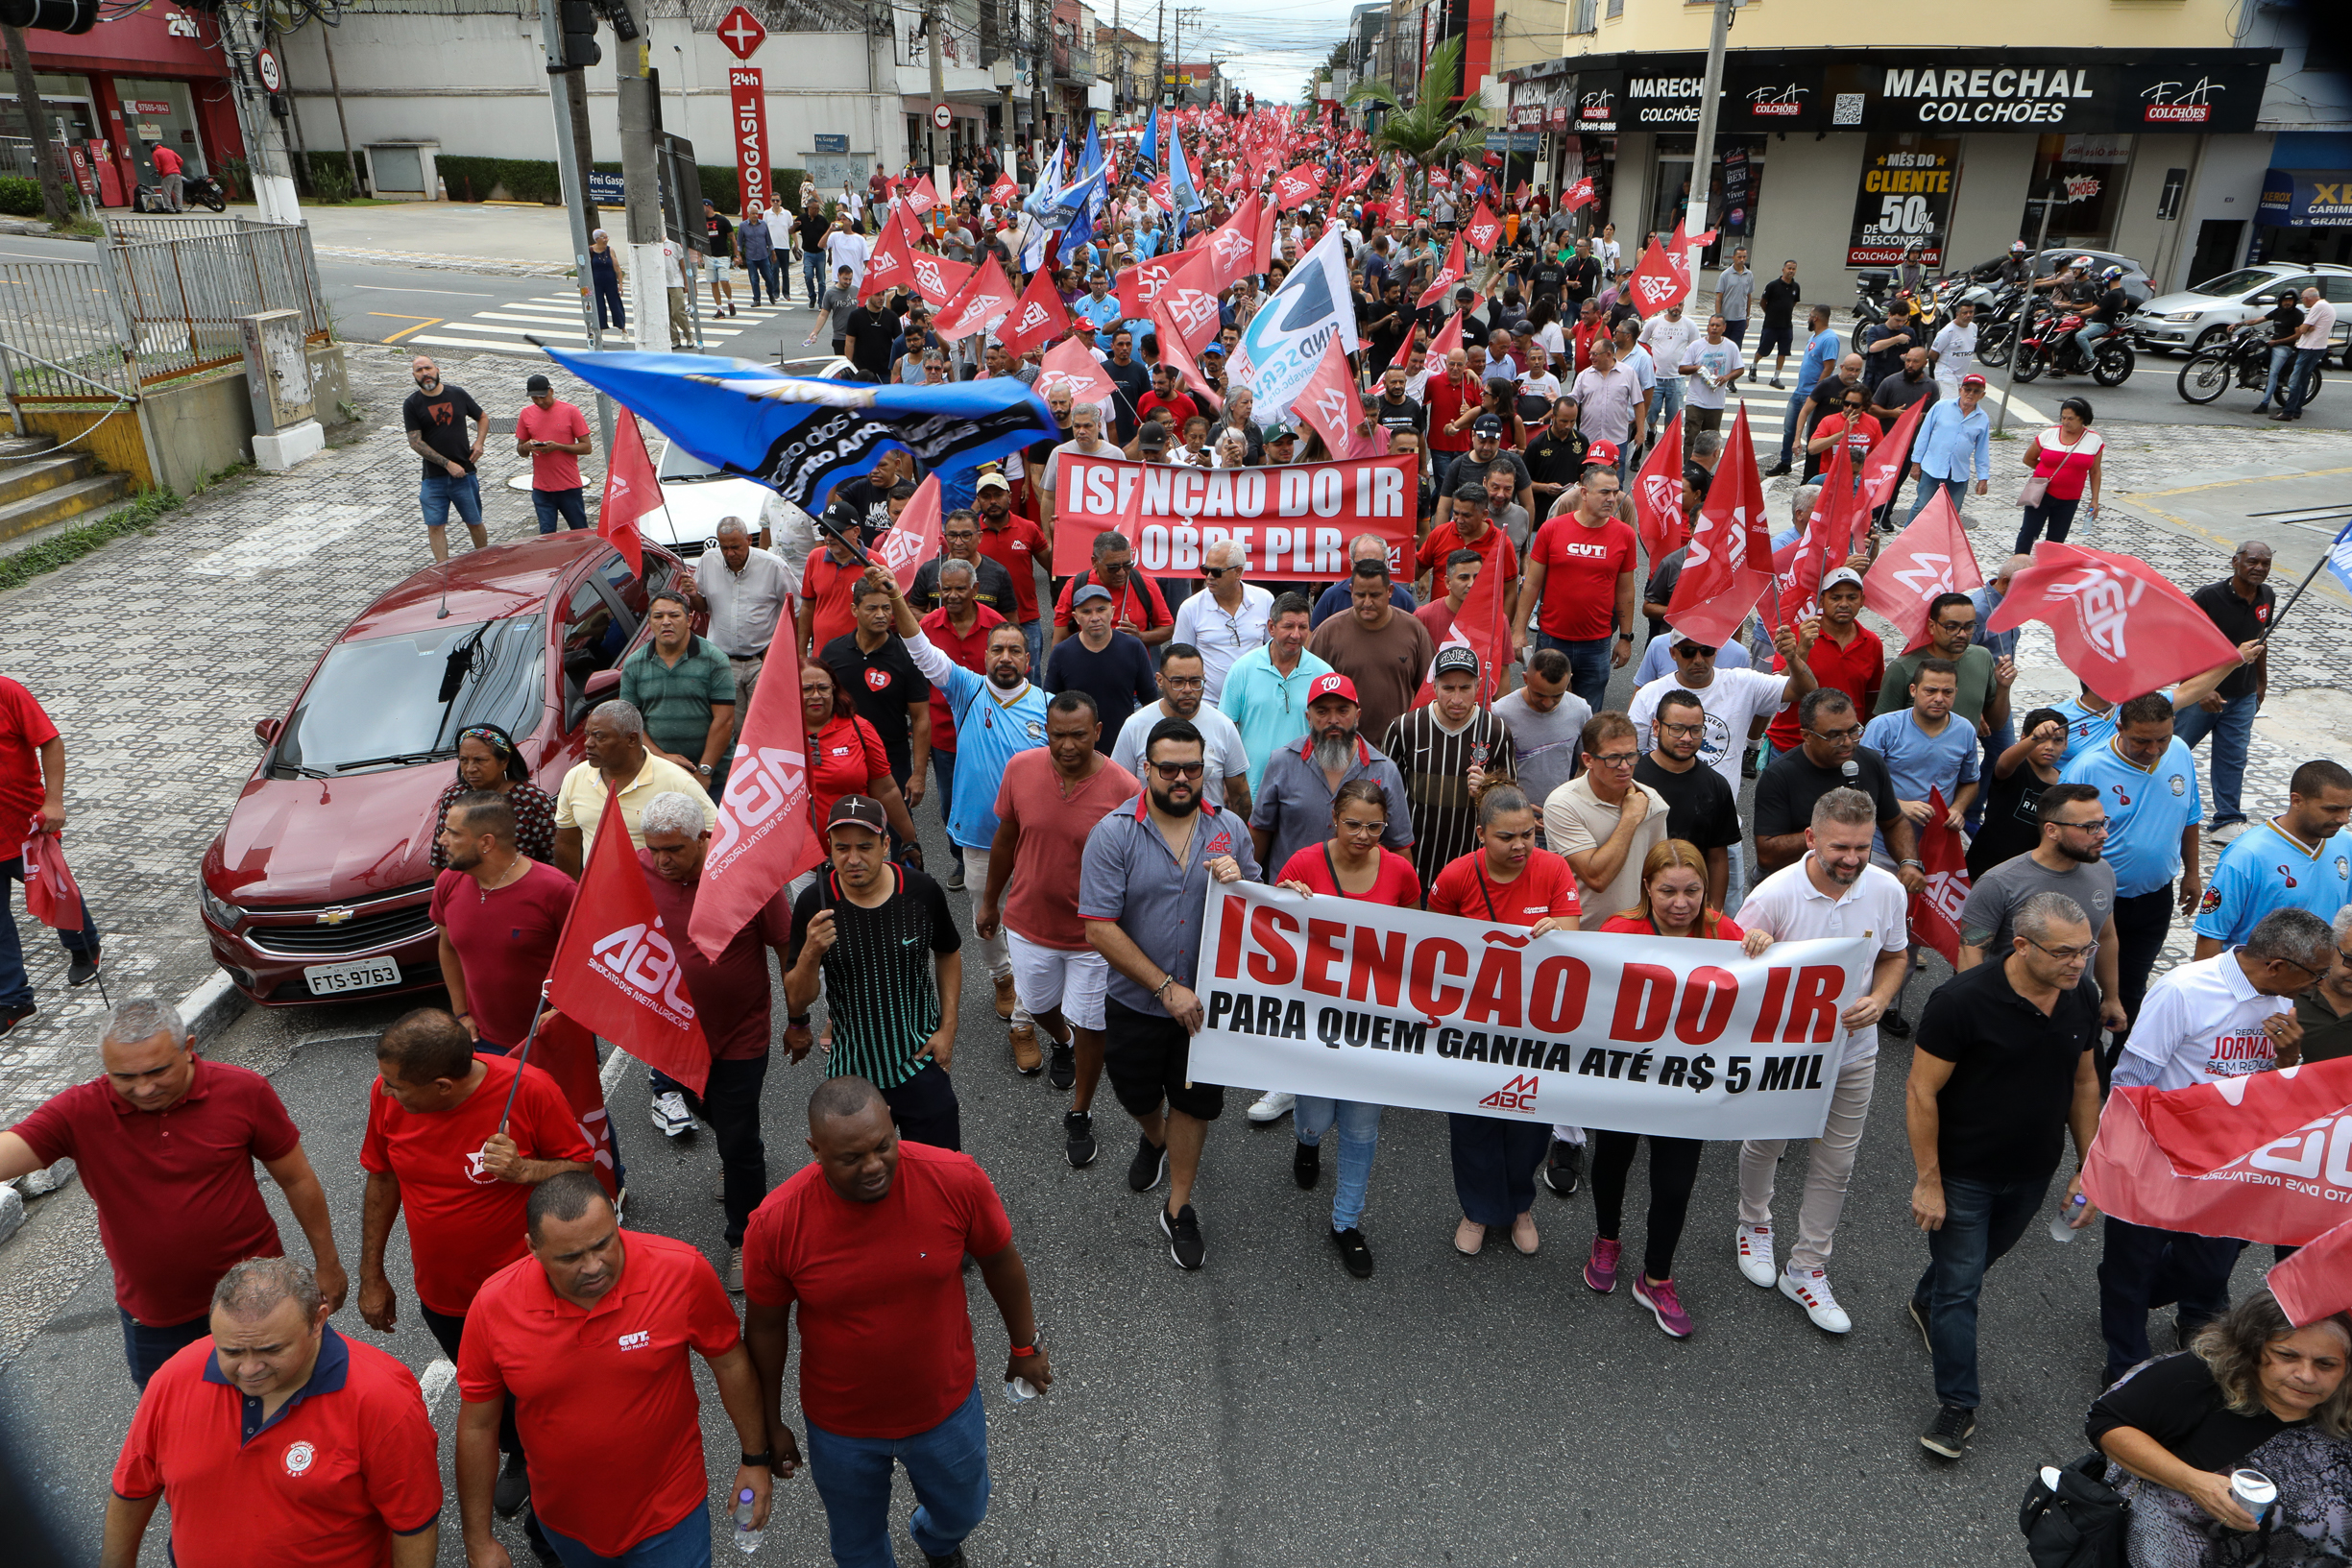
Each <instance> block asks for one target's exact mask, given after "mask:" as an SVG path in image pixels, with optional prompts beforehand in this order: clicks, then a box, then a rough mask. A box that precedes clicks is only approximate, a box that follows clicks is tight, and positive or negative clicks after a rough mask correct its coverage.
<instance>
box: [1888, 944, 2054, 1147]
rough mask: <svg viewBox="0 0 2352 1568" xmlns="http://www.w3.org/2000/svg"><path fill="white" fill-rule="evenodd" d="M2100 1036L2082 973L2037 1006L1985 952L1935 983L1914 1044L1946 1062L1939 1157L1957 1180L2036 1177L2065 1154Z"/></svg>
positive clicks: (1937, 1141) (1940, 1106) (1940, 1101)
mask: <svg viewBox="0 0 2352 1568" xmlns="http://www.w3.org/2000/svg"><path fill="white" fill-rule="evenodd" d="M2097 1042H2098V986H2097V983H2096V982H2094V981H2093V980H2092V978H2091V977H2090V975H2089V974H2088V973H2085V974H2084V976H2083V977H2082V978H2081V979H2080V980H2079V981H2078V982H2076V984H2075V986H2074V988H2073V990H2071V991H2061V992H2059V993H2058V1000H2057V1001H2056V1002H2055V1004H2053V1005H2052V1006H2051V1008H2050V1010H2049V1017H2047V1018H2045V1017H2044V1016H2043V1015H2042V1009H2041V1008H2039V1007H2036V1006H2035V1005H2034V1004H2033V1003H2032V1002H2030V1001H2026V1000H2025V998H2024V997H2021V996H2019V995H2018V994H2017V987H2015V986H2014V985H2011V984H2010V983H2009V974H2008V966H2007V964H2006V963H2005V961H2003V960H2000V959H1991V960H1988V961H1986V962H1984V963H1981V964H1978V965H1977V966H1976V968H1974V969H1969V970H1963V971H1961V972H1960V973H1959V974H1957V975H1954V976H1953V977H1952V978H1951V979H1948V980H1946V981H1945V982H1944V983H1943V984H1942V985H1939V986H1937V987H1936V988H1935V994H1934V995H1933V996H1930V997H1929V998H1928V1005H1927V1007H1926V1008H1925V1009H1923V1010H1922V1011H1921V1013H1920V1018H1919V1036H1918V1046H1919V1049H1921V1050H1924V1051H1926V1052H1927V1053H1928V1055H1930V1056H1933V1057H1935V1058H1937V1059H1938V1060H1940V1061H1946V1062H1950V1063H1952V1076H1951V1077H1949V1078H1947V1079H1946V1080H1945V1081H1944V1087H1943V1088H1942V1089H1941V1090H1939V1091H1937V1093H1936V1097H1935V1104H1936V1134H1935V1147H1936V1159H1937V1161H1938V1163H1939V1164H1940V1165H1941V1166H1942V1167H1943V1170H1944V1174H1945V1175H1946V1176H1947V1177H1956V1178H1958V1179H1960V1180H1963V1181H1982V1182H2025V1181H2042V1180H2045V1179H2047V1178H2048V1177H2049V1173H2050V1172H2051V1171H2053V1170H2057V1169H2058V1159H2059V1156H2060V1155H2062V1154H2064V1153H2065V1152H2066V1119H2067V1112H2068V1110H2069V1109H2070V1108H2071V1107H2072V1106H2073V1103H2074V1074H2075V1073H2076V1071H2077V1070H2078V1069H2079V1068H2080V1067H2081V1065H2082V1053H2083V1052H2084V1051H2086V1050H2088V1049H2091V1048H2092V1047H2093V1046H2094V1045H2096V1044H2097Z"/></svg>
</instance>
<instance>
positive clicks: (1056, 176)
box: [1022, 142, 1068, 229]
mask: <svg viewBox="0 0 2352 1568" xmlns="http://www.w3.org/2000/svg"><path fill="white" fill-rule="evenodd" d="M1061 186H1062V179H1061V143H1059V142H1055V144H1054V156H1053V157H1050V158H1047V159H1046V162H1045V167H1044V168H1043V169H1040V170H1039V171H1038V172H1037V182H1036V183H1035V184H1033V185H1031V187H1030V190H1029V200H1028V201H1027V202H1024V203H1023V204H1022V210H1023V211H1025V212H1027V213H1028V214H1029V215H1030V216H1031V217H1032V218H1043V217H1044V216H1045V215H1046V213H1047V212H1048V211H1049V210H1050V209H1051V208H1052V207H1053V205H1054V202H1055V198H1056V197H1057V196H1059V195H1060V193H1061ZM1067 221H1068V220H1067V219H1064V220H1063V222H1067ZM1048 227H1049V228H1054V229H1058V228H1060V227H1061V225H1060V224H1051V225H1048Z"/></svg>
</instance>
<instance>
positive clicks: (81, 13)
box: [0, 0, 98, 33]
mask: <svg viewBox="0 0 2352 1568" xmlns="http://www.w3.org/2000/svg"><path fill="white" fill-rule="evenodd" d="M0 22H5V23H7V24H8V25H9V26H11V27H27V28H39V29H41V30H42V31H44V32H49V33H87V32H88V31H89V30H90V29H91V28H93V27H96V26H97V25H98V0H0Z"/></svg>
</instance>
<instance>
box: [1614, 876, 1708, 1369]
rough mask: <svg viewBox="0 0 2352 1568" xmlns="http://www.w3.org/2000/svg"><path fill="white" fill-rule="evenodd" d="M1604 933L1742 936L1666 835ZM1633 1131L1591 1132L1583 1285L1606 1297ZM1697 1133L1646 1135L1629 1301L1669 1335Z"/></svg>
mask: <svg viewBox="0 0 2352 1568" xmlns="http://www.w3.org/2000/svg"><path fill="white" fill-rule="evenodd" d="M1601 929H1602V930H1604V931H1622V932H1627V933H1630V934H1633V935H1637V936H1694V937H1699V938H1702V939H1704V940H1710V941H1722V942H1736V941H1738V940H1739V939H1740V938H1741V937H1742V936H1743V935H1745V934H1746V933H1745V932H1743V931H1742V930H1741V929H1739V928H1738V927H1737V926H1735V925H1734V924H1733V923H1732V922H1731V921H1729V920H1726V919H1724V918H1723V916H1722V915H1721V914H1720V913H1718V912H1717V911H1715V910H1713V909H1709V907H1708V906H1707V856H1704V855H1702V854H1701V853H1700V852H1699V847H1698V846H1697V845H1696V844H1693V843H1690V842H1688V841H1687V840H1685V839H1681V838H1669V839H1667V840H1666V841H1665V842H1663V843H1661V844H1659V845H1657V846H1656V847H1655V848H1653V849H1652V850H1651V851H1650V853H1649V855H1648V856H1647V857H1646V858H1644V859H1643V860H1642V862H1641V902H1640V903H1639V904H1637V905H1634V907H1632V908H1631V909H1628V910H1625V911H1624V912H1623V913H1621V914H1615V915H1612V916H1610V917H1609V918H1608V919H1607V920H1606V921H1603V922H1602V923H1601ZM1640 1142H1641V1135H1640V1134H1638V1133H1631V1132H1606V1131H1603V1130H1602V1129H1601V1128H1598V1127H1595V1128H1593V1129H1592V1146H1593V1147H1592V1221H1593V1231H1594V1235H1593V1238H1592V1256H1591V1257H1590V1258H1589V1259H1588V1260H1587V1261H1586V1263H1585V1283H1586V1284H1587V1285H1588V1286H1590V1287H1591V1288H1592V1289H1594V1290H1595V1291H1600V1292H1601V1293H1602V1294H1604V1295H1606V1294H1608V1293H1609V1292H1610V1291H1614V1290H1615V1289H1616V1288H1617V1254H1618V1251H1619V1250H1620V1247H1621V1245H1622V1243H1621V1242H1619V1241H1618V1240H1617V1237H1618V1232H1619V1230H1620V1228H1621V1226H1622V1223H1623V1218H1624V1213H1625V1177H1626V1173H1627V1172H1628V1171H1630V1170H1633V1167H1634V1150H1635V1147H1636V1146H1637V1145H1638V1144H1639V1143H1640ZM1705 1148H1706V1144H1705V1143H1704V1142H1703V1141H1702V1140H1700V1139H1697V1138H1661V1137H1658V1136H1656V1135H1655V1134H1653V1135H1651V1137H1650V1214H1649V1219H1648V1221H1647V1223H1646V1225H1645V1233H1646V1236H1647V1241H1646V1242H1645V1244H1644V1248H1643V1252H1642V1258H1641V1274H1640V1276H1639V1277H1638V1278H1637V1279H1636V1280H1635V1281H1634V1299H1635V1300H1636V1301H1638V1302H1640V1303H1641V1304H1642V1305H1643V1306H1645V1307H1647V1308H1649V1309H1650V1311H1651V1313H1652V1314H1654V1315H1656V1316H1657V1318H1658V1326H1659V1327H1660V1328H1661V1329H1664V1330H1665V1331H1666V1332H1667V1333H1668V1334H1670V1335H1672V1336H1674V1338H1676V1339H1687V1338H1689V1336H1690V1326H1691V1325H1690V1315H1689V1314H1688V1313H1686V1312H1685V1311H1684V1310H1683V1303H1682V1298H1681V1297H1680V1296H1678V1295H1677V1294H1676V1293H1675V1289H1674V1245H1675V1243H1676V1242H1679V1241H1681V1240H1682V1237H1683V1217H1684V1215H1685V1213H1686V1212H1687V1211H1688V1210H1689V1208H1690V1189H1691V1185H1692V1183H1694V1182H1695V1181H1697V1180H1698V1175H1699V1155H1700V1153H1701V1151H1702V1150H1704V1149H1705Z"/></svg>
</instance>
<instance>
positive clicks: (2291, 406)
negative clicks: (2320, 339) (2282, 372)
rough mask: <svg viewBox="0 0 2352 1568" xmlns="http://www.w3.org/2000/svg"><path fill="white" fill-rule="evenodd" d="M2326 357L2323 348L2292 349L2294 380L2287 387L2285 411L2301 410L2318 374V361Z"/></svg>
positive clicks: (2294, 412)
mask: <svg viewBox="0 0 2352 1568" xmlns="http://www.w3.org/2000/svg"><path fill="white" fill-rule="evenodd" d="M2326 357H2327V350H2325V349H2297V350H2295V351H2294V381H2293V383H2292V384H2291V386H2289V387H2288V389H2287V412H2288V413H2289V414H2291V415H2294V414H2300V413H2302V412H2303V404H2304V402H2305V401H2306V400H2307V399H2309V398H2310V397H2311V386H2312V382H2313V381H2314V380H2316V379H2317V377H2318V374H2319V361H2321V360H2322V359H2325V358H2326Z"/></svg>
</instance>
